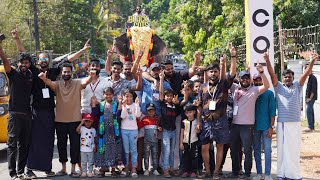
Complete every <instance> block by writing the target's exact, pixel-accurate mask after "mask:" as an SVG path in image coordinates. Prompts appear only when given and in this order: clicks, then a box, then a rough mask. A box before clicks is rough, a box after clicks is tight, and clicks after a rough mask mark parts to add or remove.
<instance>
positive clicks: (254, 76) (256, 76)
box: [253, 73, 261, 79]
mask: <svg viewBox="0 0 320 180" xmlns="http://www.w3.org/2000/svg"><path fill="white" fill-rule="evenodd" d="M257 78H261V75H260V74H259V73H256V74H254V75H253V79H257Z"/></svg>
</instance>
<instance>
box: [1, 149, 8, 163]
mask: <svg viewBox="0 0 320 180" xmlns="http://www.w3.org/2000/svg"><path fill="white" fill-rule="evenodd" d="M4 162H7V148H5V149H1V150H0V163H4Z"/></svg>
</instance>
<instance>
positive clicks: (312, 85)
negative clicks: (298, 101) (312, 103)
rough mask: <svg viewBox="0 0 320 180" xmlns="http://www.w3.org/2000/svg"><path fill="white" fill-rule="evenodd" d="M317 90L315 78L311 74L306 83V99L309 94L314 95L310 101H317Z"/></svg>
mask: <svg viewBox="0 0 320 180" xmlns="http://www.w3.org/2000/svg"><path fill="white" fill-rule="evenodd" d="M317 88H318V82H317V78H316V77H315V76H314V75H313V74H310V75H309V80H308V83H307V89H306V98H309V97H310V95H311V93H314V95H313V98H312V99H313V100H317V99H318V89H317Z"/></svg>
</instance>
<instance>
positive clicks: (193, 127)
mask: <svg viewBox="0 0 320 180" xmlns="http://www.w3.org/2000/svg"><path fill="white" fill-rule="evenodd" d="M184 111H185V115H186V116H187V119H184V120H183V121H182V123H181V132H180V149H181V150H182V151H183V155H182V156H183V158H182V159H183V160H184V173H183V174H182V176H181V177H183V178H185V177H188V176H189V173H190V177H191V178H195V177H196V176H197V175H196V171H197V169H198V156H199V154H198V149H199V147H198V146H199V143H198V142H199V141H198V135H197V133H199V132H198V131H197V122H196V118H195V113H196V108H195V106H193V105H192V104H187V105H186V106H185V107H184Z"/></svg>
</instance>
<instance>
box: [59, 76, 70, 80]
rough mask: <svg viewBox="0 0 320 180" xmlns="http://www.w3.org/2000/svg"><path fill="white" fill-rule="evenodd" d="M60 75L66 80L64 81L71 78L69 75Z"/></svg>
mask: <svg viewBox="0 0 320 180" xmlns="http://www.w3.org/2000/svg"><path fill="white" fill-rule="evenodd" d="M61 77H62V79H63V80H66V81H68V80H70V79H71V75H62V76H61Z"/></svg>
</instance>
